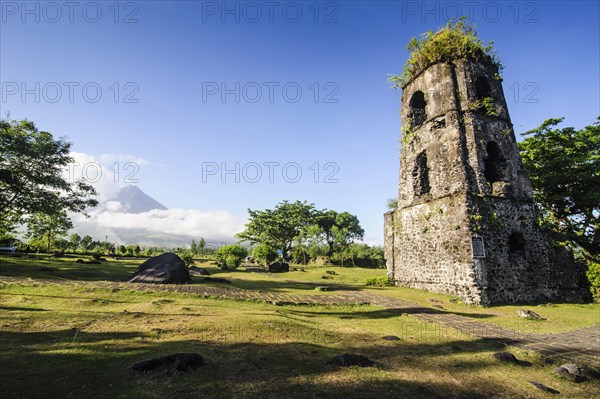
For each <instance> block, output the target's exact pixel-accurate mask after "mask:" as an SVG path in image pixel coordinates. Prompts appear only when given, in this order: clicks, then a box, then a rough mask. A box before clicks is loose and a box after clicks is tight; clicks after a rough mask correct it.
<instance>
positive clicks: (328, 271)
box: [325, 270, 337, 275]
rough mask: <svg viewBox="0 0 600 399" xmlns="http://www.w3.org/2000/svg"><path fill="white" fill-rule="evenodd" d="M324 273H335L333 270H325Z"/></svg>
mask: <svg viewBox="0 0 600 399" xmlns="http://www.w3.org/2000/svg"><path fill="white" fill-rule="evenodd" d="M325 273H327V274H332V275H336V274H337V273H336V272H335V271H334V270H325Z"/></svg>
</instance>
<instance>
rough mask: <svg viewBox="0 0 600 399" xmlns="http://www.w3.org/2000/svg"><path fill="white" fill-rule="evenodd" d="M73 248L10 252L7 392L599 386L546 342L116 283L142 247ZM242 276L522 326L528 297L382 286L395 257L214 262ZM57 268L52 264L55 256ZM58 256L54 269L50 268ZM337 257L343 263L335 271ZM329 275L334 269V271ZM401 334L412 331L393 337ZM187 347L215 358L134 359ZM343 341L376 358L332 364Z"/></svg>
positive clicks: (295, 394)
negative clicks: (153, 363)
mask: <svg viewBox="0 0 600 399" xmlns="http://www.w3.org/2000/svg"><path fill="white" fill-rule="evenodd" d="M75 260H76V259H75V258H74V259H54V258H41V259H35V258H7V257H2V258H0V278H1V277H2V276H7V277H18V278H22V280H18V281H16V282H14V281H11V282H9V283H7V284H3V285H0V319H1V320H0V323H1V326H2V328H1V335H0V361H1V365H0V370H1V371H0V373H1V375H0V380H1V381H2V382H1V384H2V389H1V391H2V397H3V398H188V397H198V398H271V397H272V398H282V397H285V398H287V397H290V398H387V397H389V398H402V397H407V398H412V397H415V398H417V397H419V398H486V397H499V398H516V397H528V398H545V397H549V396H551V395H549V394H545V393H543V392H541V391H538V390H536V389H535V388H534V387H533V386H532V385H530V384H529V383H528V382H527V381H529V380H536V381H539V382H542V383H544V384H546V385H548V386H551V387H553V388H554V389H557V390H558V391H560V392H561V395H560V396H561V397H565V398H586V397H589V398H591V397H600V387H598V386H597V384H596V385H594V382H591V381H587V382H584V383H581V384H573V383H570V382H568V381H566V380H562V379H559V378H558V377H556V376H554V375H553V373H552V369H553V367H552V366H551V365H548V364H546V363H545V362H544V361H543V359H542V357H541V356H540V355H538V354H536V353H534V352H521V351H516V350H513V349H511V351H512V352H513V353H515V354H516V355H517V356H518V357H519V358H521V359H523V360H526V361H529V362H531V363H532V365H531V366H530V367H524V366H517V365H507V364H504V363H498V362H497V361H495V360H494V359H492V358H491V357H490V354H491V353H492V352H494V351H496V350H499V349H503V348H504V345H503V344H502V343H500V342H496V341H493V340H485V339H479V338H475V337H472V336H469V335H466V334H461V333H459V332H457V331H453V330H446V331H445V333H444V334H439V331H440V330H439V326H437V325H433V324H428V323H424V322H421V321H419V320H417V319H415V318H413V317H411V316H410V315H406V314H400V313H399V312H396V311H394V310H390V309H383V308H379V307H376V306H370V305H356V306H348V305H346V306H274V305H271V304H267V303H260V302H250V301H239V300H233V299H206V298H202V297H200V296H198V295H193V294H183V293H168V292H143V291H136V290H128V289H120V290H113V289H108V288H102V286H101V285H100V284H98V285H95V284H85V286H79V287H78V286H74V285H61V284H60V283H61V282H62V281H73V280H75V281H77V280H86V281H104V280H108V281H124V280H126V279H127V278H128V277H129V276H130V275H131V273H132V272H133V270H135V268H136V267H137V264H139V261H127V262H125V261H118V262H103V264H101V265H88V264H78V263H75ZM200 266H206V267H208V268H209V270H210V272H211V273H213V275H217V276H218V277H224V278H227V279H229V280H231V281H232V282H233V286H234V287H237V288H242V289H258V290H263V291H268V292H286V293H295V294H310V295H314V294H319V295H321V294H327V293H326V292H325V293H323V292H318V291H316V290H315V289H314V285H315V284H323V283H326V284H334V285H336V286H338V287H340V288H342V289H349V290H368V291H371V292H376V293H378V294H382V295H390V296H394V297H398V298H401V299H404V300H411V301H414V302H418V303H422V304H424V305H427V304H429V305H431V302H430V301H431V300H432V299H433V300H437V301H440V302H438V303H442V307H444V308H445V309H447V310H448V311H450V312H455V313H461V314H463V313H464V314H472V315H488V316H473V317H476V318H477V320H478V321H484V322H494V323H497V324H499V325H506V326H509V325H510V324H511V323H513V324H514V323H516V322H518V320H517V318H516V314H515V311H514V310H515V309H518V307H511V306H507V307H493V308H477V307H469V306H467V305H464V304H460V303H451V302H449V299H450V298H449V297H447V296H443V295H436V294H431V293H427V292H422V291H418V290H410V289H402V288H397V287H386V288H369V287H366V286H364V279H365V278H367V277H373V276H378V275H384V274H385V271H384V270H369V269H357V268H340V267H309V268H307V269H306V271H305V272H301V271H294V272H290V273H284V274H277V275H270V274H265V273H255V272H248V271H243V270H240V271H235V272H227V273H226V272H222V271H220V270H219V269H217V268H216V267H215V266H214V265H211V264H210V263H206V264H202V265H200ZM42 269H45V270H42ZM48 269H50V270H48ZM326 270H331V271H335V272H336V274H335V275H331V274H327V273H325V271H326ZM323 275H327V276H330V277H331V278H329V279H322V276H323ZM334 292H335V291H334ZM528 308H530V309H533V310H535V311H536V312H538V313H539V314H541V315H543V316H545V317H548V320H547V321H544V322H532V323H536V325H539V326H543V327H541V328H542V329H545V330H549V331H554V330H556V331H565V330H569V329H576V328H579V327H582V326H588V325H592V324H594V323H598V314H599V313H600V307H598V305H563V304H561V305H557V306H555V307H548V306H546V307H536V306H534V307H531V306H528ZM385 335H396V336H398V337H400V340H399V341H386V340H382V339H381V337H382V336H385ZM175 352H197V353H199V354H201V355H202V356H203V357H204V358H205V359H206V361H207V365H206V366H203V367H201V368H199V369H197V370H195V371H191V372H187V373H166V372H157V373H148V374H138V373H136V372H134V371H131V370H129V369H128V367H129V366H130V365H131V364H133V363H134V362H136V361H138V360H142V359H147V358H150V357H156V356H160V355H166V354H170V353H175ZM341 353H358V354H362V355H365V356H367V357H369V358H370V359H372V360H373V361H375V362H376V367H373V368H355V367H352V368H346V369H344V368H336V367H333V366H328V365H326V364H325V363H326V361H327V360H329V359H330V358H331V357H333V356H334V355H337V354H341Z"/></svg>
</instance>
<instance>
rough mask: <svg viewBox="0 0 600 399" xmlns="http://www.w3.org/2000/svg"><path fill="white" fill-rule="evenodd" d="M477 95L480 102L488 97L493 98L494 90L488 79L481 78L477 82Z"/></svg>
mask: <svg viewBox="0 0 600 399" xmlns="http://www.w3.org/2000/svg"><path fill="white" fill-rule="evenodd" d="M475 95H476V96H477V99H478V100H483V99H484V98H486V97H491V96H492V88H491V87H490V84H489V83H488V81H487V79H486V78H484V77H483V76H480V77H478V78H477V80H475Z"/></svg>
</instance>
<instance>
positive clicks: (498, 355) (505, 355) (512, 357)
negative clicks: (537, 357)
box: [492, 351, 519, 364]
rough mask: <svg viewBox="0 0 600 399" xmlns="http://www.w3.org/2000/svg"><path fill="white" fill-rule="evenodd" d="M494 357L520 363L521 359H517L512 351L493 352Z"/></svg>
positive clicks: (503, 360)
mask: <svg viewBox="0 0 600 399" xmlns="http://www.w3.org/2000/svg"><path fill="white" fill-rule="evenodd" d="M492 357H493V358H494V359H496V360H500V361H501V362H506V363H513V364H519V361H518V360H517V358H516V357H515V355H513V354H512V353H510V352H504V351H503V352H496V353H492Z"/></svg>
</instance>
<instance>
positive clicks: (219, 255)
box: [215, 244, 248, 270]
mask: <svg viewBox="0 0 600 399" xmlns="http://www.w3.org/2000/svg"><path fill="white" fill-rule="evenodd" d="M246 256H248V250H247V249H246V248H245V247H243V246H241V245H238V244H233V245H223V246H222V247H221V248H219V249H218V250H217V252H216V253H215V258H216V261H217V265H218V266H219V267H220V268H222V269H224V270H235V269H237V268H238V267H239V266H240V265H241V264H242V261H243V260H244V258H246Z"/></svg>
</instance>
